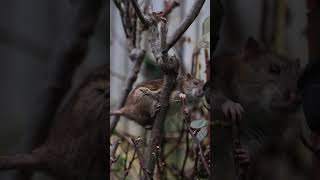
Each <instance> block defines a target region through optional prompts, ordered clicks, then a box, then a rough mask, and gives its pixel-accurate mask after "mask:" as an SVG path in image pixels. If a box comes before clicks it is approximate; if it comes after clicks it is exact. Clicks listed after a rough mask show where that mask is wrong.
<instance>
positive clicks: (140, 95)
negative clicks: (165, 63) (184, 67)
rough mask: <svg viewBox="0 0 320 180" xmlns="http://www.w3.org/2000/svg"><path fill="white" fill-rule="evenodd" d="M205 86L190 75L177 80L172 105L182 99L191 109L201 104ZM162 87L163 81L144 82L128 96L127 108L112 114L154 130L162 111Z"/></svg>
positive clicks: (171, 98) (171, 97)
mask: <svg viewBox="0 0 320 180" xmlns="http://www.w3.org/2000/svg"><path fill="white" fill-rule="evenodd" d="M203 84H204V81H203V80H199V79H197V78H195V77H193V76H192V75H190V74H187V75H186V76H182V77H179V78H177V82H176V86H175V88H174V90H173V91H172V93H171V95H170V105H173V104H175V103H176V102H178V103H179V102H181V99H185V100H186V101H187V106H188V107H189V108H190V107H192V106H193V105H195V104H197V103H199V102H200V99H201V97H202V96H203V95H204V92H203ZM162 85H163V79H157V80H150V81H144V82H142V83H140V84H138V85H137V86H136V87H135V88H134V89H133V90H132V91H131V92H130V94H129V95H128V98H127V101H126V104H125V106H124V107H123V108H121V109H119V110H114V111H112V112H111V113H110V114H111V115H121V116H124V117H126V118H128V119H130V120H133V121H135V122H137V123H138V124H140V125H142V126H144V127H145V128H146V129H150V128H152V125H153V121H154V118H155V115H156V113H157V112H158V111H159V109H160V104H159V101H158V100H159V98H160V92H161V87H162ZM189 108H188V109H189Z"/></svg>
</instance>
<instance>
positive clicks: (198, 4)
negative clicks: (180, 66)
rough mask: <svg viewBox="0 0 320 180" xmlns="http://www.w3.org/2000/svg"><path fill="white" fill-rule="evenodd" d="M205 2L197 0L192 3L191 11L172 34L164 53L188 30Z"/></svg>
mask: <svg viewBox="0 0 320 180" xmlns="http://www.w3.org/2000/svg"><path fill="white" fill-rule="evenodd" d="M204 2H205V0H197V1H195V2H194V4H193V6H192V8H191V11H190V12H189V14H188V15H187V17H186V18H185V19H184V20H183V21H182V23H181V25H180V27H179V28H178V29H177V30H176V31H175V32H174V33H173V34H172V36H171V37H170V38H169V40H168V45H167V47H166V51H169V49H170V48H172V46H173V45H175V44H176V43H177V42H178V40H179V39H180V38H181V36H182V35H183V33H184V32H185V31H186V30H187V29H188V28H189V26H190V25H191V24H192V22H193V21H194V20H195V19H196V17H197V16H198V14H199V13H200V10H201V8H202V6H203V4H204Z"/></svg>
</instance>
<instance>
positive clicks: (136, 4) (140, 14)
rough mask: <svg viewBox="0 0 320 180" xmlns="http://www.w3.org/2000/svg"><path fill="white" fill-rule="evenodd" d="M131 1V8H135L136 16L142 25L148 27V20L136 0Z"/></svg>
mask: <svg viewBox="0 0 320 180" xmlns="http://www.w3.org/2000/svg"><path fill="white" fill-rule="evenodd" d="M131 3H132V5H133V8H134V9H135V10H136V13H137V15H138V18H139V19H140V21H141V23H142V24H143V25H144V26H146V27H148V25H149V21H148V19H147V17H146V16H145V15H144V14H143V13H142V11H141V9H140V7H139V4H138V2H137V0H131Z"/></svg>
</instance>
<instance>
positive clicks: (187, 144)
mask: <svg viewBox="0 0 320 180" xmlns="http://www.w3.org/2000/svg"><path fill="white" fill-rule="evenodd" d="M188 155H189V137H188V134H186V154H185V156H184V159H183V164H182V168H181V171H180V176H181V178H182V179H183V178H184V169H185V167H186V164H187V160H188Z"/></svg>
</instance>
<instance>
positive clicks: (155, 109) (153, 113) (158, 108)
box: [151, 102, 161, 118]
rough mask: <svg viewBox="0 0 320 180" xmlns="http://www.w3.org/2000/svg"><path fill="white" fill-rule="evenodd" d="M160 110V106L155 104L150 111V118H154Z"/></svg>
mask: <svg viewBox="0 0 320 180" xmlns="http://www.w3.org/2000/svg"><path fill="white" fill-rule="evenodd" d="M160 108H161V104H160V103H159V102H157V103H155V104H154V105H153V109H152V111H151V118H154V117H156V114H157V112H158V111H159V110H160Z"/></svg>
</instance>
